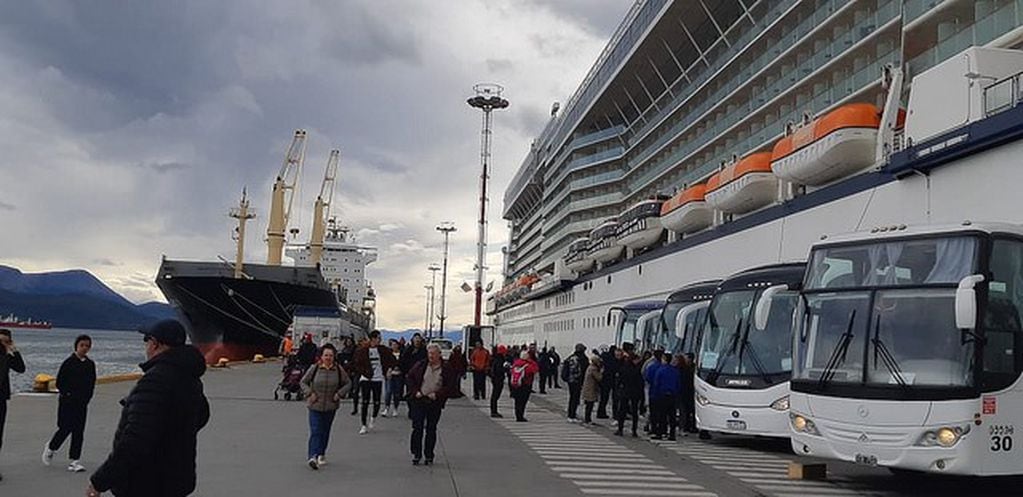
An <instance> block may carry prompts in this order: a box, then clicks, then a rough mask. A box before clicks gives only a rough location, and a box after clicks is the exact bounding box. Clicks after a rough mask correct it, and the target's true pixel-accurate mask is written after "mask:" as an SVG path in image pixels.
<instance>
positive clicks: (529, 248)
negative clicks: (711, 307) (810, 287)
mask: <svg viewBox="0 0 1023 497" xmlns="http://www.w3.org/2000/svg"><path fill="white" fill-rule="evenodd" d="M1021 25H1023V3H1021V2H1017V1H1006V0H985V1H961V0H945V1H940V0H926V1H925V0H906V1H892V0H856V1H835V0H761V1H755V0H754V1H747V0H743V1H739V0H724V1H706V0H703V1H699V0H696V1H694V0H677V1H670V0H645V1H644V0H641V1H638V2H636V4H635V5H634V6H633V7H632V8H631V10H630V11H629V12H628V14H627V15H626V18H625V19H624V20H623V21H622V23H621V24H620V26H619V27H618V29H617V30H616V31H615V33H614V34H613V36H612V37H611V39H610V41H609V42H608V44H607V46H606V48H605V49H604V51H603V52H602V53H601V54H600V56H599V58H598V59H597V61H596V62H595V63H594V65H593V66H592V68H591V69H590V71H589V73H588V74H587V75H586V77H585V78H584V80H583V82H582V84H581V85H580V86H579V88H578V89H577V90H576V91H575V93H574V94H573V95H572V96H571V98H570V99H569V100H568V101H567V103H566V104H565V105H560V111H558V112H555V113H552V117H551V119H550V121H549V122H548V123H547V124H546V126H545V128H544V129H543V130H542V131H541V132H540V134H539V136H538V137H537V138H536V139H535V140H533V142H532V145H531V146H530V149H529V151H528V153H527V154H526V157H525V160H524V161H523V162H522V164H521V166H520V168H519V170H518V171H517V173H516V174H515V175H514V177H513V179H512V181H511V183H510V185H509V186H508V187H507V190H506V191H505V193H504V207H503V217H504V219H506V220H507V222H508V224H509V227H510V234H509V240H508V243H507V245H506V246H505V247H504V250H503V253H504V263H503V271H504V286H503V288H501V289H500V290H498V291H496V292H495V293H493V294H491V295H489V297H488V301H487V313H488V315H489V316H491V319H492V321H493V324H494V326H495V329H496V336H497V338H496V340H497V341H499V342H502V343H509V344H513V343H526V342H536V343H538V344H546V345H555V346H557V347H558V348H562V350H570V348H571V345H573V344H575V343H580V342H581V343H585V344H587V345H588V346H590V347H591V348H592V347H597V346H598V345H601V344H612V343H614V342H615V332H616V327H617V325H618V324H619V322H620V318H619V317H616V316H614V315H610V314H609V309H615V308H622V307H624V306H626V305H627V304H629V303H632V302H638V301H644V300H662V301H663V300H664V299H665V298H666V297H667V296H668V295H670V294H671V293H672V291H674V290H676V289H679V288H681V287H684V286H685V285H687V284H690V283H693V282H698V281H702V280H718V279H723V278H726V277H728V276H729V275H732V274H735V273H737V272H740V271H743V270H746V269H750V268H754V267H758V266H764V265H769V264H780V263H789V262H801V261H805V260H806V258H807V254H808V252H809V249H810V246H811V245H812V243H813V242H814V241H816V240H818V239H820V237H822V236H825V235H829V234H835V233H844V232H855V231H862V230H869V229H871V228H872V227H876V226H893V225H894V226H900V225H905V224H910V225H916V224H937V223H959V222H962V221H964V220H968V219H973V220H978V219H979V220H986V221H997V222H1009V223H1023V215H1021V212H1023V211H1021V209H1019V204H1018V202H1017V201H1016V200H1015V199H1016V198H1017V197H1016V194H1015V193H1013V189H1012V186H1011V185H1014V184H1019V182H1020V181H1021V180H1023V173H1021V172H1020V170H1019V169H1018V168H1015V167H1012V166H1013V161H1012V160H1011V159H1010V157H1012V154H1014V153H1015V154H1018V153H1019V152H1020V150H1018V149H1019V148H1021V147H1020V146H1019V145H1018V144H1015V143H1014V140H1015V137H1014V135H1011V132H1012V129H1014V128H1013V126H1016V125H1017V124H1016V123H1019V122H1021V121H1023V118H1021V117H1020V114H1018V113H1016V112H1015V111H1016V109H1017V107H1016V103H1017V101H1018V100H1019V98H1020V95H1021V93H1020V86H1019V78H1018V77H1017V74H1018V73H1020V72H1023V52H1020V51H1017V50H1015V49H1017V48H1019V45H1020V44H1021V42H1023V29H1021ZM963 130H967V131H966V132H964V131H963ZM984 130H986V131H984ZM981 131H983V132H981ZM985 133H987V134H985ZM988 135H991V136H988ZM985 137H987V138H985ZM985 140H986V141H985Z"/></svg>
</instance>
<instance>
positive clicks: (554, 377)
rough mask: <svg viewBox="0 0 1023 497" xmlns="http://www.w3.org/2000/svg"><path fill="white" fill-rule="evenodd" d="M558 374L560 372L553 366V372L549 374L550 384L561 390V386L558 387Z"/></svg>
mask: <svg viewBox="0 0 1023 497" xmlns="http://www.w3.org/2000/svg"><path fill="white" fill-rule="evenodd" d="M559 373H560V371H558V367H557V366H555V367H554V372H553V373H551V383H552V384H553V385H554V388H561V385H558V374H559Z"/></svg>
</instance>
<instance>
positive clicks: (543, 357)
mask: <svg viewBox="0 0 1023 497" xmlns="http://www.w3.org/2000/svg"><path fill="white" fill-rule="evenodd" d="M536 364H537V366H539V367H540V393H542V394H544V395H547V380H548V379H549V378H550V376H551V356H550V354H549V353H548V352H547V347H544V348H542V349H540V353H539V354H537V356H536Z"/></svg>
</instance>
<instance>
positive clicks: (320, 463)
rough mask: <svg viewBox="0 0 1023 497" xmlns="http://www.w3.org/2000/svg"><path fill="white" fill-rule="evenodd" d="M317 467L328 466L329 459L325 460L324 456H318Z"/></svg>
mask: <svg viewBox="0 0 1023 497" xmlns="http://www.w3.org/2000/svg"><path fill="white" fill-rule="evenodd" d="M316 465H317V466H326V465H327V458H325V457H323V456H316Z"/></svg>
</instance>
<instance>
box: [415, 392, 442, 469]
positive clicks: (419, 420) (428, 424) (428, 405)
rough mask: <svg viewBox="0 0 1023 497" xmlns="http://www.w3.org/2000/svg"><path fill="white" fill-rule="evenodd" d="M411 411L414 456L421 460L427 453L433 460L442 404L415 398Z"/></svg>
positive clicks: (428, 457)
mask: <svg viewBox="0 0 1023 497" xmlns="http://www.w3.org/2000/svg"><path fill="white" fill-rule="evenodd" d="M409 413H410V414H411V415H412V443H411V449H412V458H413V459H416V460H419V459H420V458H421V457H423V455H424V454H425V455H426V458H427V459H428V460H431V461H432V460H433V455H434V454H433V448H434V447H435V446H436V445H437V422H438V421H440V413H441V407H440V404H439V403H437V402H432V401H429V400H422V399H418V400H413V401H410V402H409ZM424 439H425V443H424Z"/></svg>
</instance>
